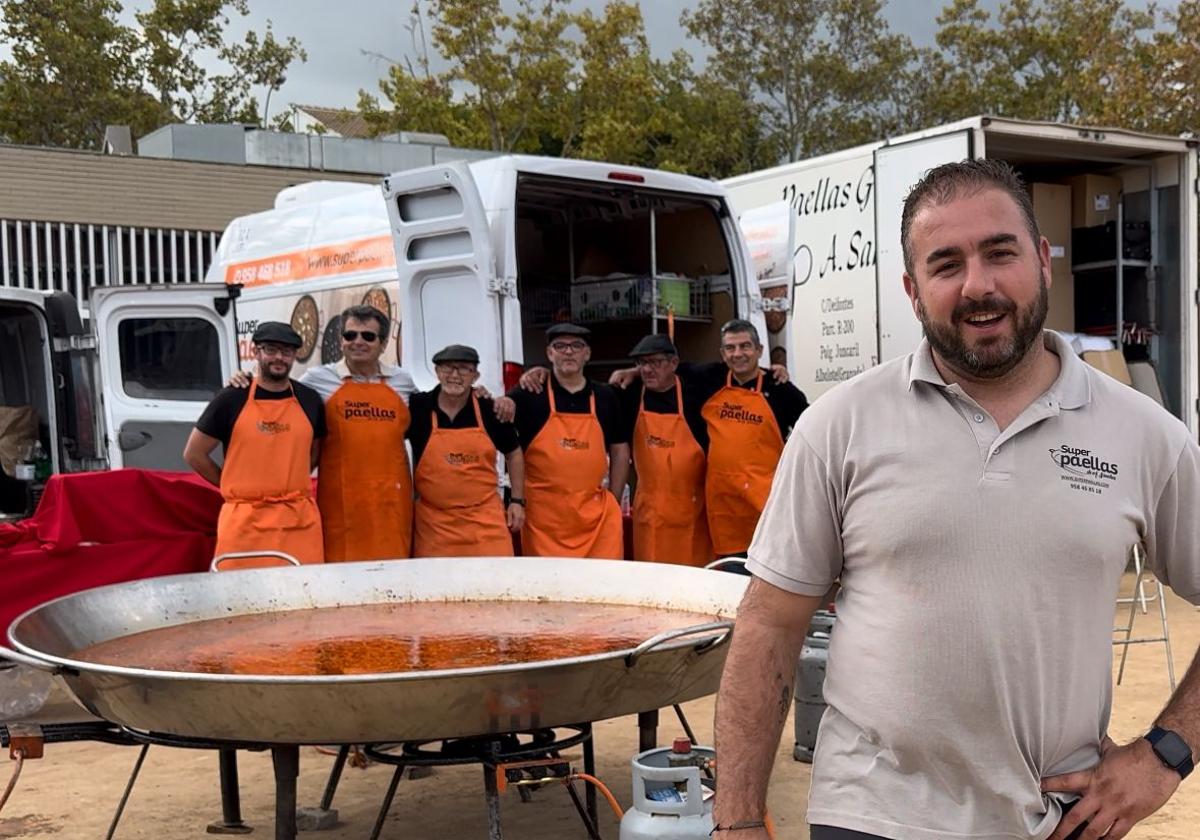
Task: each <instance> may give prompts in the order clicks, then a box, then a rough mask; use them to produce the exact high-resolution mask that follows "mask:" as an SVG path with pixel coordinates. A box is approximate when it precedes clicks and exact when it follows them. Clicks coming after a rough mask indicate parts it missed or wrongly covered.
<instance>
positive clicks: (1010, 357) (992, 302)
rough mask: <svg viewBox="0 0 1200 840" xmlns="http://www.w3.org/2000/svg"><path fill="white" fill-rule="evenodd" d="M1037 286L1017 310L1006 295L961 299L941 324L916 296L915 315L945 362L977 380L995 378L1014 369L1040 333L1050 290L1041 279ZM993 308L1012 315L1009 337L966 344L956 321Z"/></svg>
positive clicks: (1047, 307) (992, 310)
mask: <svg viewBox="0 0 1200 840" xmlns="http://www.w3.org/2000/svg"><path fill="white" fill-rule="evenodd" d="M1039 286H1040V288H1039V291H1038V295H1037V297H1036V298H1035V299H1034V300H1033V302H1032V303H1030V304H1029V305H1028V306H1026V307H1025V308H1024V309H1022V310H1020V311H1017V308H1016V305H1015V304H1014V303H1013V302H1012V301H1010V300H1008V299H1007V298H988V299H985V300H971V301H964V302H962V303H960V304H959V305H958V306H957V307H956V308H955V310H954V314H953V315H952V316H951V323H950V324H942V323H937V322H934V321H932V320H931V319H930V318H929V313H928V312H926V310H925V303H924V301H922V300H921V299H920V297H918V298H917V317H918V318H919V319H920V321H921V326H923V327H924V328H925V337H926V338H927V339H928V340H929V346H930V347H932V348H933V351H934V352H935V353H937V354H938V356H939V357H940V358H941V359H942V360H943V361H945V362H946V364H948V365H949V366H950V367H952V368H954V369H955V370H958V371H961V372H962V373H965V374H968V375H970V376H973V377H976V378H978V379H997V378H999V377H1001V376H1004V375H1005V374H1006V373H1008V372H1009V371H1011V370H1012V369H1013V368H1015V367H1016V366H1017V364H1018V363H1020V361H1021V360H1022V359H1023V358H1025V354H1026V353H1028V352H1029V348H1030V347H1032V346H1033V343H1034V342H1035V341H1037V340H1038V339H1039V337H1040V336H1041V334H1042V326H1043V324H1045V323H1046V314H1047V312H1048V311H1049V309H1050V290H1049V289H1048V288H1047V287H1046V281H1045V280H1044V279H1043V280H1041V282H1040V283H1039ZM996 311H1002V312H1004V313H1006V314H1013V315H1015V320H1016V328H1015V330H1014V331H1013V335H1012V337H1005V338H999V339H994V340H990V341H987V342H985V343H981V344H978V345H976V346H975V347H969V346H967V343H966V342H965V341H964V340H963V337H962V334H961V333H960V332H959V330H958V324H959V323H961V322H962V320H963V319H965V318H968V317H970V316H971V315H973V314H976V313H980V312H996Z"/></svg>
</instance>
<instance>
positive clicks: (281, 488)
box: [215, 382, 324, 570]
mask: <svg viewBox="0 0 1200 840" xmlns="http://www.w3.org/2000/svg"><path fill="white" fill-rule="evenodd" d="M257 391H258V382H251V383H250V394H249V395H248V397H247V398H246V405H245V407H244V408H243V409H242V411H241V413H240V414H239V415H238V418H237V421H236V422H235V423H234V424H233V432H232V433H231V434H230V436H229V446H228V447H227V448H226V451H225V465H224V466H223V467H222V469H221V495H222V496H223V497H224V499H225V504H223V505H222V506H221V514H220V516H219V518H218V519H217V545H216V549H215V554H216V555H221V554H226V553H228V552H231V551H260V550H262V551H266V550H275V551H282V552H285V553H287V554H290V555H292V556H293V557H295V558H296V559H297V560H299V561H300V562H301V563H320V562H321V561H322V560H323V559H324V555H323V551H322V548H321V517H320V514H319V513H318V512H317V506H316V504H315V503H314V502H313V498H312V479H311V478H309V472H310V469H309V463H310V459H311V457H312V442H313V434H312V431H313V430H312V423H310V422H309V421H308V416H307V415H306V414H305V413H304V409H303V408H301V407H300V401H299V400H297V399H296V394H295V392H292V394H291V396H290V397H288V398H287V399H284V400H256V399H255V398H254V396H255V393H256V392H257ZM280 562H281V561H279V560H277V559H272V558H269V557H265V558H263V559H261V560H260V559H257V558H252V557H251V558H246V559H242V560H230V561H229V562H227V563H222V564H221V569H222V570H228V569H251V568H256V567H262V566H278V565H280Z"/></svg>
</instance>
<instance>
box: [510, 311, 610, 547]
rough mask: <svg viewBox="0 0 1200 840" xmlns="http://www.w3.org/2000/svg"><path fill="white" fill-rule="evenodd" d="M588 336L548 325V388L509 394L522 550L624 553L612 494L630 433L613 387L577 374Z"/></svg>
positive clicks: (576, 328)
mask: <svg viewBox="0 0 1200 840" xmlns="http://www.w3.org/2000/svg"><path fill="white" fill-rule="evenodd" d="M590 335H591V331H590V330H588V329H587V328H585V327H580V326H577V325H575V324H555V325H554V326H552V327H550V329H548V330H546V343H547V347H546V356H547V358H548V359H549V360H550V365H551V375H550V387H549V388H545V389H543V391H542V392H541V393H533V392H530V391H526V390H523V389H522V388H520V387H517V388H514V389H513V390H512V391H510V392H509V396H510V397H511V398H512V400H513V402H514V403H515V405H516V425H517V433H518V435H519V437H520V440H521V447H522V448H523V449H524V450H525V498H526V500H527V501H528V507H527V509H526V512H525V527H524V529H523V530H522V531H521V548H522V551H523V552H524V553H525V554H526V555H530V556H540V557H556V556H561V557H601V558H611V559H620V558H622V557H624V556H625V551H624V540H623V533H622V524H621V508H620V506H619V505H618V503H617V499H618V498H619V497H620V494H621V493H622V492H623V491H624V489H625V480H626V479H627V478H628V476H629V438H628V435H627V433H626V431H625V429H624V428H623V426H624V424H623V423H622V422H621V408H620V405H619V403H618V400H617V395H616V393H615V392H614V391H613V389H612V388H611V387H610V386H608V385H603V384H600V383H594V382H589V381H588V380H587V378H586V377H585V376H584V372H583V370H584V366H585V365H586V364H587V362H588V360H589V359H590V358H591V355H592V354H591V348H590V347H589V346H588V337H589V336H590ZM606 477H607V479H608V488H607V489H605V487H604V480H605V478H606Z"/></svg>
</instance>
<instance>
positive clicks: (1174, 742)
mask: <svg viewBox="0 0 1200 840" xmlns="http://www.w3.org/2000/svg"><path fill="white" fill-rule="evenodd" d="M1144 737H1145V738H1146V740H1147V741H1149V742H1150V749H1152V750H1154V754H1155V755H1157V756H1158V759H1159V761H1161V762H1162V763H1163V764H1165V765H1167V766H1168V767H1170V768H1171V769H1172V770H1174V771H1175V772H1176V773H1178V774H1179V778H1181V779H1186V778H1187V777H1188V774H1189V773H1191V772H1192V748H1191V747H1189V746H1188V745H1187V741H1184V740H1183V739H1182V738H1180V737H1179V735H1177V734H1176V733H1174V732H1172V731H1171V730H1170V729H1163V728H1162V727H1161V726H1156V727H1154V728H1153V729H1151V730H1150V731H1149V732H1148V733H1146V735H1145V736H1144Z"/></svg>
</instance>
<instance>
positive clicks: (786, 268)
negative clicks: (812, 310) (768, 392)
mask: <svg viewBox="0 0 1200 840" xmlns="http://www.w3.org/2000/svg"><path fill="white" fill-rule="evenodd" d="M738 226H739V227H740V228H741V229H742V236H744V237H745V239H746V245H747V246H748V247H749V248H750V264H751V266H753V268H754V282H755V283H756V284H757V285H758V291H759V294H760V295H761V297H760V298H759V299H758V300H759V304H758V305H759V306H760V307H761V310H762V313H763V318H764V320H765V322H766V327H767V335H766V343H767V345H768V348H769V349H770V350H774V349H775V348H776V347H782V348H784V350H785V351H787V358H788V359H789V360H791V358H792V353H791V348H790V342H789V340H788V337H789V334H790V332H791V331H790V330H788V329H787V328H786V327H787V320H788V317H789V314H790V313H791V311H792V308H793V301H794V299H795V279H796V212H795V211H794V210H793V209H792V206H791V204H789V203H788V202H786V201H776V202H773V203H771V204H765V205H763V206H762V207H755V208H753V209H752V210H747V211H746V212H745V213H743V214H742V215H741V217H740V218H739V219H738Z"/></svg>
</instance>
